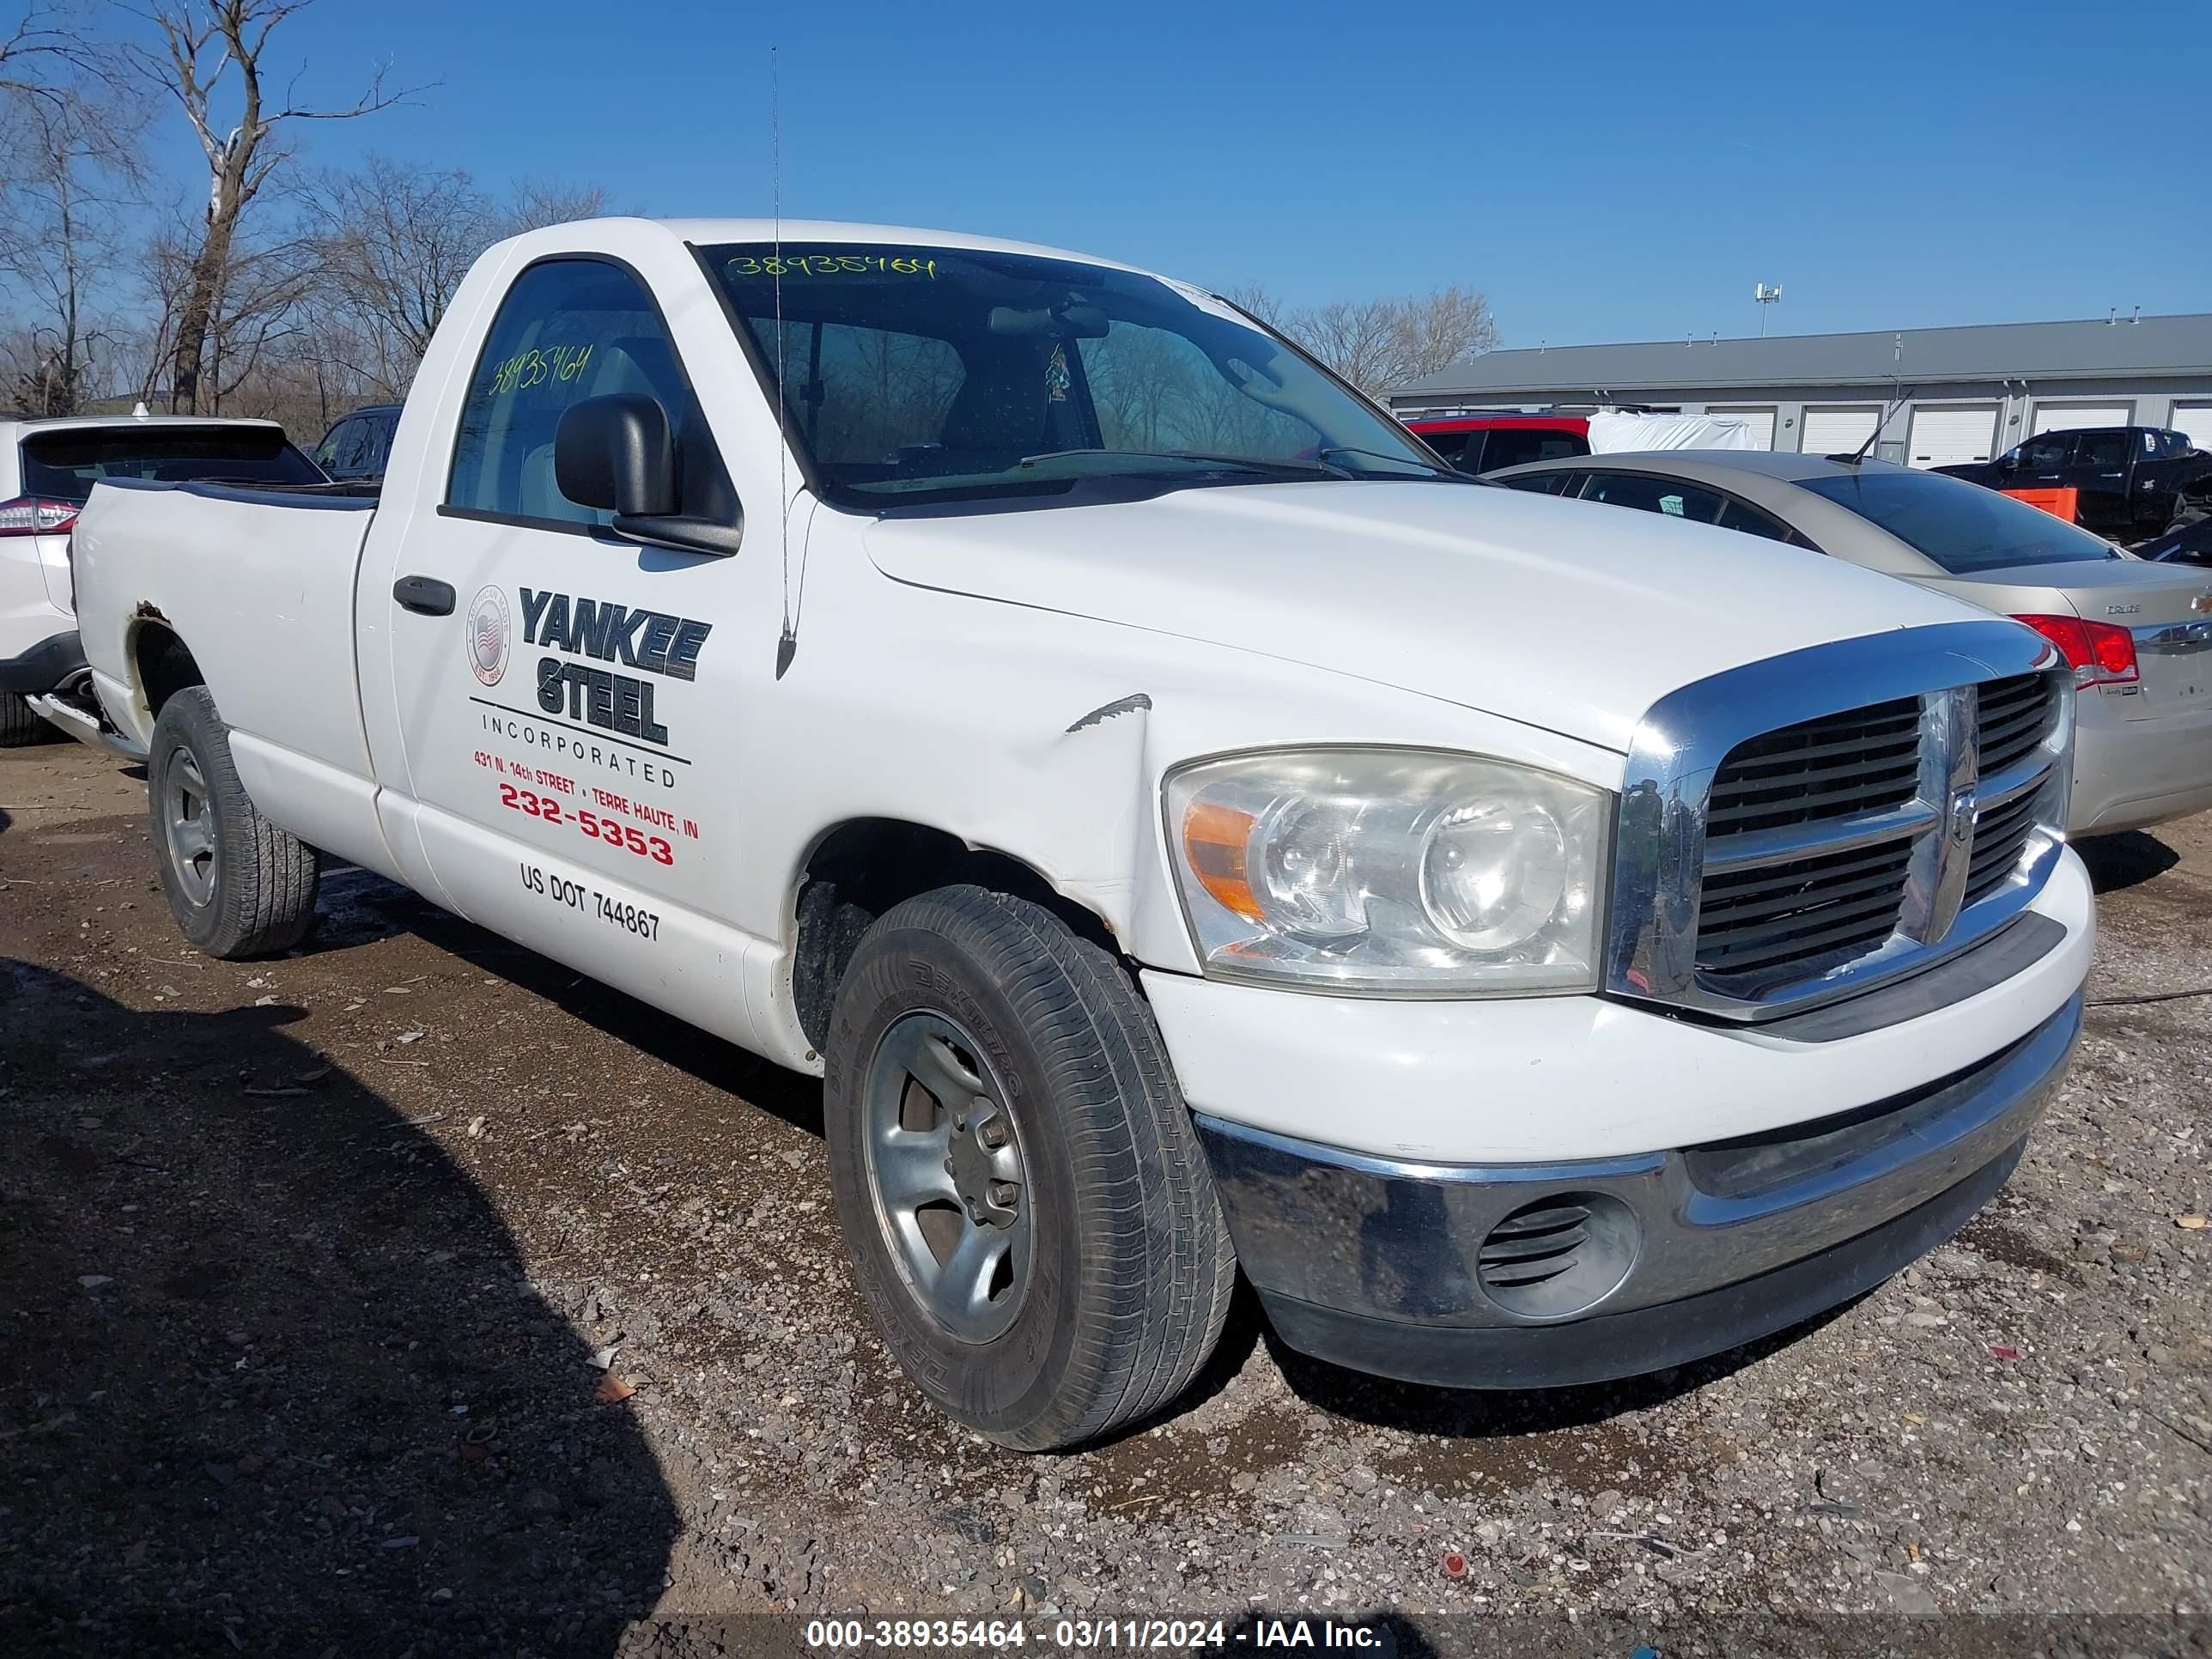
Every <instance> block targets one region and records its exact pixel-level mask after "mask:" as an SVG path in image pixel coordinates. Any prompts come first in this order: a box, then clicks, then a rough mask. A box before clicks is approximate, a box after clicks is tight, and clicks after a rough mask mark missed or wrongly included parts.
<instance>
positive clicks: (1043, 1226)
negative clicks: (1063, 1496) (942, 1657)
mask: <svg viewBox="0 0 2212 1659" xmlns="http://www.w3.org/2000/svg"><path fill="white" fill-rule="evenodd" d="M939 1040H942V1042H943V1043H944V1045H945V1047H944V1050H943V1052H942V1053H939V1051H938V1049H936V1048H934V1047H933V1043H935V1042H938V1041H939ZM901 1054H910V1055H912V1056H915V1059H914V1060H912V1061H911V1062H909V1061H902V1060H898V1059H897V1058H896V1056H898V1055H901ZM945 1054H949V1055H950V1056H951V1061H952V1062H957V1063H958V1064H959V1065H963V1066H965V1068H966V1070H965V1073H964V1075H961V1074H957V1073H946V1072H945V1071H943V1070H941V1069H939V1068H940V1067H941V1066H943V1065H944V1064H945V1058H944V1056H945ZM932 1056H934V1058H933V1057H932ZM909 1063H912V1064H916V1065H919V1066H922V1067H923V1068H924V1069H925V1070H927V1072H928V1073H929V1076H930V1079H931V1081H930V1082H928V1083H925V1084H924V1085H923V1087H924V1091H925V1092H924V1093H923V1094H922V1095H920V1096H916V1095H915V1094H914V1092H913V1084H914V1082H915V1081H918V1080H920V1079H921V1073H920V1072H915V1073H909V1074H908V1076H906V1077H904V1078H902V1077H900V1076H899V1075H898V1073H900V1072H901V1071H902V1070H903V1069H904V1067H905V1066H907V1065H908V1064H909ZM824 1068H825V1071H826V1074H827V1075H826V1079H825V1088H824V1097H823V1109H824V1118H825V1127H826V1129H827V1133H828V1139H829V1173H830V1183H831V1189H832V1193H833V1195H834V1197H835V1199H836V1206H837V1214H838V1219H839V1221H840V1223H841V1225H842V1227H843V1230H844V1234H845V1238H846V1242H847V1243H848V1247H849V1249H850V1251H851V1254H852V1257H853V1262H854V1273H855V1275H856V1277H857V1278H858V1279H859V1281H860V1292H861V1295H862V1297H864V1298H865V1299H866V1302H867V1304H868V1310H869V1312H870V1313H871V1314H872V1316H873V1317H874V1320H875V1322H876V1326H877V1328H878V1331H879V1332H880V1333H881V1334H882V1335H883V1338H884V1342H885V1343H886V1344H887V1346H889V1347H890V1352H891V1354H892V1357H893V1358H895V1359H896V1360H897V1361H898V1363H899V1364H900V1366H901V1367H902V1369H903V1370H905V1371H906V1373H907V1375H908V1376H909V1377H911V1378H912V1379H913V1380H914V1382H915V1384H916V1385H917V1386H918V1387H919V1388H920V1389H921V1391H922V1392H923V1393H924V1394H925V1395H928V1397H929V1398H930V1399H931V1400H933V1401H935V1402H936V1403H937V1405H938V1406H939V1407H941V1408H942V1409H943V1410H944V1411H945V1412H946V1413H948V1414H950V1415H951V1416H952V1417H953V1418H955V1419H957V1420H958V1421H960V1422H962V1423H964V1424H966V1425H968V1426H969V1427H970V1428H972V1429H975V1431H978V1432H979V1433H981V1434H982V1435H984V1436H986V1437H988V1438H990V1439H992V1440H994V1441H996V1442H998V1443H1000V1445H1004V1446H1007V1447H1011V1448H1012V1449H1016V1450H1019V1451H1048V1450H1053V1449H1060V1448H1064V1447H1069V1446H1074V1445H1079V1444H1081V1443H1085V1442H1086V1441H1090V1440H1095V1439H1097V1438H1098V1437H1101V1436H1103V1435H1105V1434H1107V1433H1109V1432H1111V1431H1113V1430H1115V1429H1116V1428H1118V1427H1121V1426H1122V1425H1127V1424H1129V1423H1132V1422H1135V1421H1138V1420H1139V1419H1143V1418H1146V1417H1147V1416H1149V1415H1151V1414H1152V1413H1154V1412H1157V1411H1158V1410H1159V1409H1160V1408H1161V1407H1164V1406H1165V1405H1166V1404H1167V1403H1168V1402H1169V1401H1172V1400H1173V1399H1175V1398H1176V1396H1177V1395H1180V1394H1181V1393H1182V1391H1183V1390H1184V1389H1187V1388H1188V1386H1189V1385H1190V1383H1191V1381H1192V1379H1193V1378H1194V1376H1197V1374H1198V1371H1199V1368H1200V1366H1202V1365H1203V1364H1205V1363H1206V1358H1207V1356H1208V1355H1209V1354H1211V1353H1212V1351H1213V1347H1214V1344H1215V1343H1216V1342H1217V1341H1218V1340H1219V1338H1220V1335H1221V1327H1222V1322H1223V1320H1224V1319H1225V1316H1226V1315H1227V1312H1228V1308H1229V1298H1230V1292H1231V1290H1232V1289H1233V1288H1234V1286H1235V1283H1236V1270H1237V1262H1236V1255H1235V1252H1234V1250H1233V1249H1232V1248H1231V1243H1230V1239H1229V1233H1228V1229H1227V1226H1226V1225H1225V1222H1224V1221H1223V1218H1222V1214H1221V1208H1220V1206H1219V1204H1218V1202H1217V1201H1216V1199H1215V1197H1214V1192H1213V1181H1212V1174H1211V1172H1210V1171H1209V1170H1208V1169H1207V1167H1206V1157H1205V1152H1204V1150H1203V1149H1202V1148H1201V1147H1200V1145H1199V1143H1198V1137H1197V1134H1196V1132H1195V1131H1194V1128H1193V1127H1192V1126H1191V1121H1190V1115H1189V1112H1188V1109H1187V1108H1186V1107H1185V1106H1184V1104H1183V1100H1182V1091H1181V1090H1180V1089H1179V1088H1177V1087H1176V1080H1175V1074H1174V1072H1173V1070H1172V1069H1171V1068H1170V1065H1169V1062H1168V1057H1167V1053H1166V1050H1165V1048H1164V1046H1163V1045H1162V1043H1161V1041H1160V1036H1159V1030H1158V1027H1157V1026H1156V1025H1155V1024H1153V1022H1152V1013H1151V1010H1150V1009H1149V1008H1148V1007H1147V1006H1146V1004H1145V1002H1144V1000H1143V999H1142V998H1141V997H1139V995H1138V994H1137V991H1136V987H1134V986H1133V984H1132V983H1131V981H1130V980H1129V978H1128V976H1127V975H1126V974H1125V973H1124V972H1123V971H1122V969H1121V966H1120V964H1119V963H1117V962H1116V961H1115V958H1114V957H1112V956H1111V955H1109V953H1108V952H1107V951H1103V950H1102V949H1100V948H1099V947H1098V946H1097V945H1093V944H1091V943H1090V942H1088V941H1087V940H1085V939H1080V938H1079V937H1078V936H1077V935H1076V934H1075V933H1074V932H1073V930H1071V929H1070V928H1069V927H1067V926H1066V924H1065V923H1064V922H1062V921H1060V919H1059V918H1058V917H1057V916H1055V915H1053V914H1052V913H1051V912H1050V911H1049V910H1047V909H1046V908H1043V907H1042V906H1041V905H1038V904H1035V903H1032V902H1029V901H1028V900H1025V899H1019V898H1014V897H1012V896H1008V895H1006V894H1003V893H997V892H993V891H991V890H987V889H985V888H981V887H966V886H963V887H945V888H940V889H939V890H936V891H934V892H931V893H925V894H923V895H921V896H920V897H918V898H913V899H908V901H906V902H904V903H902V904H900V905H898V906H896V908H893V909H891V910H890V911H889V912H888V913H886V914H885V915H884V916H883V917H882V918H881V919H880V920H878V921H877V922H876V923H875V924H874V925H873V926H872V927H870V928H869V930H868V932H867V933H866V936H865V937H864V938H863V939H861V941H860V946H859V948H858V949H857V950H856V951H854V956H853V960H852V963H851V965H850V967H849V968H848V970H847V972H846V975H845V976H844V979H843V981H842V984H841V985H840V986H839V987H838V990H837V996H836V1007H835V1009H834V1010H833V1012H832V1015H831V1021H830V1032H829V1043H828V1046H827V1048H825V1049H824ZM970 1082H975V1083H980V1084H981V1085H982V1087H981V1091H980V1096H981V1097H980V1098H977V1097H973V1096H970V1097H969V1099H968V1102H967V1106H968V1115H967V1116H966V1117H965V1119H964V1120H963V1119H962V1118H960V1117H959V1116H958V1115H957V1114H956V1112H955V1111H954V1110H952V1109H947V1108H946V1107H945V1105H944V1103H943V1102H944V1099H945V1097H950V1098H951V1099H955V1100H957V1099H959V1098H961V1097H963V1095H965V1094H967V1092H968V1089H969V1083H970ZM933 1085H934V1086H933ZM932 1097H938V1098H936V1099H935V1100H933V1098H932ZM894 1101H896V1102H898V1103H899V1104H897V1105H896V1107H895V1108H894V1107H893V1106H892V1105H891V1103H892V1102H894ZM933 1107H934V1111H933ZM894 1111H895V1113H896V1120H897V1127H896V1128H895V1129H894V1128H892V1127H886V1125H887V1119H886V1116H885V1115H886V1114H887V1113H891V1112H894ZM1001 1114H1002V1115H1001ZM946 1119H951V1120H952V1121H953V1122H954V1123H955V1125H956V1127H954V1128H952V1129H950V1130H945V1129H944V1128H943V1124H944V1121H945V1120H946ZM925 1122H927V1123H930V1124H932V1125H933V1126H934V1127H931V1128H930V1129H929V1130H928V1132H927V1133H926V1134H925V1133H922V1125H923V1124H924V1123H925ZM994 1122H995V1123H996V1124H997V1125H998V1127H997V1128H995V1129H994V1127H993V1126H994ZM963 1123H964V1130H963V1128H962V1127H957V1126H960V1125H962V1124H963ZM1009 1125H1010V1127H1011V1136H1008V1133H1007V1129H1008V1126H1009ZM940 1131H942V1132H943V1133H944V1134H945V1142H944V1146H943V1147H941V1148H940V1147H939V1146H937V1145H936V1143H935V1141H934V1139H933V1137H934V1136H935V1135H936V1134H937V1133H939V1132H940ZM994 1134H995V1135H997V1136H998V1137H1000V1139H1002V1140H1005V1141H1006V1146H1001V1148H1000V1150H998V1151H995V1152H994V1151H990V1150H988V1148H989V1147H990V1146H992V1145H993V1144H994V1142H993V1137H994ZM924 1141H928V1142H929V1143H930V1144H929V1145H928V1146H922V1145H921V1143H922V1142H924ZM909 1142H911V1144H909ZM1009 1149H1010V1151H1009ZM936 1150H948V1151H950V1152H952V1153H953V1155H954V1159H953V1161H955V1162H956V1163H957V1165H958V1166H959V1173H958V1174H957V1176H956V1175H953V1174H948V1175H947V1176H945V1186H946V1187H948V1188H961V1189H963V1193H964V1194H967V1195H968V1197H972V1196H973V1194H974V1192H975V1189H977V1188H979V1186H980V1188H981V1192H982V1194H983V1195H984V1196H985V1197H986V1198H987V1200H989V1202H988V1203H987V1204H986V1205H985V1206H983V1209H982V1211H981V1213H982V1216H983V1220H982V1222H981V1223H979V1222H978V1220H977V1214H978V1212H977V1210H975V1208H970V1209H969V1211H968V1212H966V1214H964V1215H963V1212H962V1211H961V1209H960V1208H959V1201H967V1198H962V1199H961V1200H959V1201H948V1200H944V1199H941V1198H939V1199H933V1200H931V1205H930V1206H928V1207H932V1208H933V1210H934V1213H935V1221H934V1223H933V1228H934V1234H935V1237H936V1238H937V1240H938V1242H937V1243H935V1244H933V1245H930V1244H929V1242H928V1241H927V1239H923V1237H922V1236H923V1234H924V1233H925V1231H928V1229H926V1228H925V1227H924V1226H923V1225H922V1221H921V1218H922V1217H923V1214H924V1210H923V1209H922V1208H916V1209H914V1210H913V1211H911V1212H910V1214H909V1212H908V1211H907V1210H906V1209H904V1208H903V1207H902V1206H899V1205H897V1204H896V1203H894V1202H892V1201H891V1200H890V1199H888V1198H887V1197H885V1196H883V1194H885V1193H887V1192H888V1191H889V1190H890V1188H895V1187H900V1186H902V1185H911V1184H913V1183H912V1182H902V1181H900V1180H899V1179H897V1178H896V1177H895V1175H894V1173H893V1172H894V1171H896V1170H900V1169H907V1170H915V1171H918V1172H920V1173H919V1175H918V1176H917V1177H916V1179H927V1180H934V1179H935V1177H934V1176H933V1175H932V1174H931V1173H930V1172H929V1170H928V1169H927V1164H930V1163H931V1162H932V1161H933V1154H934V1152H935V1151H936ZM917 1152H919V1154H920V1155H919V1156H916V1153H917ZM1009 1158H1011V1162H1009V1161H1008V1160H1009ZM908 1159H912V1162H910V1163H909V1162H908V1161H907V1160H908ZM979 1169H980V1170H983V1171H985V1173H986V1174H987V1175H988V1176H989V1177H990V1178H988V1179H986V1180H983V1181H981V1182H978V1181H977V1180H976V1178H975V1177H976V1175H977V1171H978V1170H979ZM1000 1174H1010V1175H1012V1176H1013V1177H1014V1179H1013V1181H1012V1186H1013V1187H1014V1188H1016V1189H1017V1192H1016V1194H1015V1196H1014V1197H1012V1198H1006V1206H1007V1207H1006V1210H1004V1211H1000V1210H997V1209H995V1208H994V1207H993V1206H996V1205H998V1204H999V1203H1000V1200H1001V1199H1002V1198H1004V1197H1005V1194H1004V1190H1003V1189H1004V1188H1006V1184H1007V1183H1006V1182H1000V1181H999V1180H998V1179H997V1178H996V1177H997V1176H998V1175H1000ZM879 1175H880V1179H879ZM948 1212H949V1214H948ZM1008 1216H1011V1217H1012V1220H1011V1221H1007V1220H1006V1217H1008ZM995 1224H1004V1225H1003V1226H1002V1227H1001V1231H1003V1232H1004V1233H1005V1235H1006V1239H1005V1255H1004V1258H1003V1261H1001V1263H1000V1265H999V1266H998V1267H995V1268H994V1269H992V1270H990V1275H991V1278H992V1283H993V1284H996V1283H998V1282H999V1280H1001V1279H1003V1280H1004V1281H1005V1283H1004V1288H1003V1290H1002V1291H1000V1292H998V1293H997V1294H996V1295H995V1296H994V1297H993V1298H992V1299H991V1300H989V1301H987V1302H981V1301H978V1300H977V1299H975V1298H974V1297H968V1298H965V1299H963V1298H962V1297H960V1296H959V1295H958V1293H957V1292H958V1285H959V1284H960V1283H961V1282H962V1275H961V1264H962V1263H963V1261H967V1260H969V1258H968V1257H967V1256H965V1255H963V1249H962V1247H963V1244H965V1243H969V1237H968V1236H969V1234H974V1235H975V1236H976V1237H978V1238H982V1237H986V1236H987V1234H988V1233H989V1232H990V1231H991V1229H992V1225H995ZM1024 1229H1026V1231H1024ZM955 1231H957V1233H958V1237H959V1241H960V1242H959V1243H952V1242H950V1238H949V1235H951V1233H953V1232H955ZM917 1240H921V1241H922V1243H923V1244H925V1245H927V1246H928V1248H930V1249H932V1250H933V1254H942V1255H945V1257H946V1260H945V1262H944V1263H943V1265H942V1267H939V1268H938V1269H937V1272H938V1275H939V1289H938V1291H936V1292H935V1293H932V1292H931V1291H929V1290H928V1289H927V1287H926V1286H925V1285H923V1279H925V1278H926V1277H927V1275H928V1274H929V1273H930V1272H931V1271H932V1269H931V1263H930V1262H929V1261H925V1260H922V1258H921V1256H920V1255H918V1254H917V1253H916V1250H917V1244H916V1241H917ZM993 1242H994V1243H995V1242H997V1241H993ZM917 1262H920V1266H919V1267H917V1266H916V1263H917ZM969 1279H970V1280H971V1281H972V1282H976V1283H981V1279H980V1278H977V1277H976V1276H975V1275H972V1274H971V1275H969ZM947 1280H950V1281H952V1282H953V1285H954V1288H953V1290H952V1291H950V1292H948V1291H945V1289H944V1285H945V1281H947ZM952 1303H957V1304H959V1306H958V1309H957V1311H956V1312H953V1313H947V1312H946V1311H945V1309H946V1308H947V1307H948V1305H950V1304H952ZM956 1323H957V1324H958V1326H959V1327H960V1328H957V1329H956V1328H955V1326H956Z"/></svg>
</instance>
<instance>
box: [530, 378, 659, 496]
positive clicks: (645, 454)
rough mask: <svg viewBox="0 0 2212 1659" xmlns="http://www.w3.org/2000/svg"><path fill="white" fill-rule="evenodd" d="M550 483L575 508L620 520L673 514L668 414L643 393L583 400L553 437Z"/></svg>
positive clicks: (563, 419) (563, 420)
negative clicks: (604, 511) (603, 512)
mask: <svg viewBox="0 0 2212 1659" xmlns="http://www.w3.org/2000/svg"><path fill="white" fill-rule="evenodd" d="M553 482H554V483H555V484H556V485H557V486H558V487H559V489H560V491H561V493H562V495H566V496H567V497H568V499H569V500H570V501H574V502H575V503H576V505H577V506H579V507H599V508H602V509H609V508H611V509H612V511H613V513H614V514H615V516H616V517H617V518H621V519H634V518H653V517H658V516H659V515H660V514H662V513H673V512H675V511H676V507H677V497H676V446H675V444H674V443H673V442H672V441H671V440H670V437H669V432H668V411H667V410H664V409H663V408H661V406H660V404H659V403H658V402H656V401H655V400H654V399H653V398H648V397H647V396H645V395H644V394H643V393H642V392H614V393H612V394H611V395H609V396H607V397H605V398H586V399H585V400H584V401H583V402H582V403H580V404H574V405H572V406H571V407H570V408H569V409H568V411H567V412H566V413H565V414H563V415H562V416H561V424H560V425H559V426H558V427H557V428H555V429H554V433H553Z"/></svg>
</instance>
